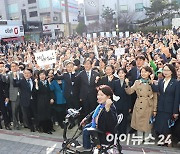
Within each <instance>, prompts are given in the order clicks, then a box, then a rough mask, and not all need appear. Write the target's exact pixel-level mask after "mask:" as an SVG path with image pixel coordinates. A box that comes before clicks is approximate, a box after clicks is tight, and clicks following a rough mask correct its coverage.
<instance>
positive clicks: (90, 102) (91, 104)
mask: <svg viewBox="0 0 180 154" xmlns="http://www.w3.org/2000/svg"><path fill="white" fill-rule="evenodd" d="M96 106H97V98H96V96H94V95H88V97H87V99H86V100H83V101H82V102H81V107H82V110H81V117H80V120H82V119H83V118H84V117H86V116H87V115H88V114H89V113H91V112H92V111H93V110H95V108H96Z"/></svg>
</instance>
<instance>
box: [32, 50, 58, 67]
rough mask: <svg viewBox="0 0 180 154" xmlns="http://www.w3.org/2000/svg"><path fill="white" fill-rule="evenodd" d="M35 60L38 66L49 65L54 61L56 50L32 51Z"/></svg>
mask: <svg viewBox="0 0 180 154" xmlns="http://www.w3.org/2000/svg"><path fill="white" fill-rule="evenodd" d="M34 56H35V60H36V61H37V64H38V65H39V66H44V65H49V64H53V63H56V51H55V50H48V51H43V52H37V53H34Z"/></svg>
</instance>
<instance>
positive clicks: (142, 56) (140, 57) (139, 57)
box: [136, 55, 145, 60]
mask: <svg viewBox="0 0 180 154" xmlns="http://www.w3.org/2000/svg"><path fill="white" fill-rule="evenodd" d="M138 59H142V60H145V56H144V55H137V56H136V60H138Z"/></svg>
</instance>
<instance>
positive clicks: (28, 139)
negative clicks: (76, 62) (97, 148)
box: [0, 126, 180, 154]
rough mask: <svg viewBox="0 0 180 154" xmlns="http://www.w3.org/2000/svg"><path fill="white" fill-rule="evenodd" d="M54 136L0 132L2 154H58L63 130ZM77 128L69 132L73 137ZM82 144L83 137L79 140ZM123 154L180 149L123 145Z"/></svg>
mask: <svg viewBox="0 0 180 154" xmlns="http://www.w3.org/2000/svg"><path fill="white" fill-rule="evenodd" d="M55 130H56V132H53V134H52V135H49V134H45V133H38V132H33V133H31V132H30V131H29V130H28V129H22V130H19V131H15V130H12V131H7V130H2V129H1V130H0V154H56V153H57V152H58V151H59V150H60V149H61V145H62V142H63V138H62V134H63V130H62V129H60V128H59V127H57V126H55ZM75 130H76V128H73V129H72V130H68V133H67V135H68V136H69V137H72V135H73V134H74V132H75ZM79 140H80V142H81V137H80V138H79ZM122 147H123V151H122V152H123V154H145V153H148V154H179V153H180V148H179V149H178V148H167V147H159V146H156V145H148V146H145V145H141V146H137V145H136V146H133V145H122Z"/></svg>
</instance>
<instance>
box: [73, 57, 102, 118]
mask: <svg viewBox="0 0 180 154" xmlns="http://www.w3.org/2000/svg"><path fill="white" fill-rule="evenodd" d="M84 68H85V70H83V71H81V72H80V73H79V74H78V75H77V76H76V80H75V83H76V86H77V87H78V88H79V98H80V105H81V106H82V108H83V109H82V114H81V116H82V117H81V118H83V117H85V116H86V115H87V114H89V113H90V112H91V111H93V110H94V109H95V108H96V106H97V90H96V86H97V81H98V78H99V74H98V73H97V72H96V71H93V70H92V61H91V60H90V59H86V60H85V61H84Z"/></svg>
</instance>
